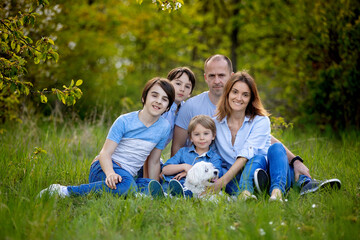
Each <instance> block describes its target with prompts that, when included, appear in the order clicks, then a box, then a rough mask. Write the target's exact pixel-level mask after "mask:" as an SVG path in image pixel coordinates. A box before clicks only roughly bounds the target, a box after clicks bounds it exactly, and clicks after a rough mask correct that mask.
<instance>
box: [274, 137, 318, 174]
mask: <svg viewBox="0 0 360 240" xmlns="http://www.w3.org/2000/svg"><path fill="white" fill-rule="evenodd" d="M274 143H281V142H280V141H279V140H278V139H276V138H275V137H274V136H272V135H271V144H274ZM283 146H284V148H285V150H286V156H287V158H288V161H289V163H290V162H291V160H292V159H293V158H294V157H295V155H294V154H293V153H292V152H291V151H290V150H289V149H288V148H287V147H286V146H285V145H284V144H283ZM294 173H295V181H297V180H299V175H305V176H308V177H309V178H311V176H310V171H309V169H308V168H307V167H306V166H305V164H303V163H302V162H300V161H295V162H294Z"/></svg>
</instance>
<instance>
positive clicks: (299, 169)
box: [294, 161, 311, 181]
mask: <svg viewBox="0 0 360 240" xmlns="http://www.w3.org/2000/svg"><path fill="white" fill-rule="evenodd" d="M294 174H295V181H297V180H299V176H300V175H305V176H308V177H309V178H311V176H310V171H309V169H308V168H307V167H306V166H305V164H303V163H302V162H300V161H295V162H294Z"/></svg>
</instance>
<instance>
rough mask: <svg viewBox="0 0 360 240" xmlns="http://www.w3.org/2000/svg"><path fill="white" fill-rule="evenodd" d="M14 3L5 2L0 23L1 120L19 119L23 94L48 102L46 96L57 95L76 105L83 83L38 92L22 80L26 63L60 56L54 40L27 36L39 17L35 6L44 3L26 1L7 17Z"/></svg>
mask: <svg viewBox="0 0 360 240" xmlns="http://www.w3.org/2000/svg"><path fill="white" fill-rule="evenodd" d="M12 4H14V3H13V1H8V2H5V3H4V4H3V5H4V6H5V7H4V8H3V10H2V11H1V17H2V18H1V20H0V32H1V38H0V70H1V71H0V109H1V112H0V120H1V121H5V120H6V119H9V120H13V119H17V120H19V118H18V116H17V105H18V103H19V98H20V97H21V96H22V95H29V94H30V93H32V94H36V95H39V96H40V99H41V102H43V103H45V102H47V97H46V94H47V93H53V94H56V95H57V97H58V98H59V100H60V101H61V102H62V103H64V104H67V105H73V104H75V102H76V100H77V99H79V98H80V97H81V96H82V92H81V90H80V89H79V88H78V87H79V86H80V85H81V84H82V80H78V81H76V83H75V82H74V81H73V80H72V81H71V83H70V85H69V86H68V87H67V86H65V85H64V86H63V88H64V89H63V90H59V89H57V88H53V89H51V90H47V88H44V89H42V90H38V89H36V88H35V87H34V85H33V84H32V83H31V82H29V81H26V80H24V79H25V78H24V76H25V75H26V74H27V62H28V61H29V60H31V61H34V63H35V64H39V63H47V62H48V61H49V60H54V61H55V62H57V61H58V59H59V55H58V53H57V52H56V51H55V50H54V48H53V46H54V41H53V40H52V39H51V38H48V37H42V38H40V39H39V40H37V41H34V40H33V39H32V38H30V37H28V36H27V35H26V32H27V31H28V30H27V29H28V28H31V27H32V26H34V24H35V21H36V18H37V17H38V14H37V13H36V9H37V8H38V7H45V5H47V4H48V2H47V0H40V1H34V2H25V5H26V6H25V7H24V9H27V8H28V7H29V10H28V11H26V10H25V11H19V12H18V13H17V14H16V15H14V16H13V15H10V14H11V11H10V14H9V12H7V10H9V9H11V7H13V6H12Z"/></svg>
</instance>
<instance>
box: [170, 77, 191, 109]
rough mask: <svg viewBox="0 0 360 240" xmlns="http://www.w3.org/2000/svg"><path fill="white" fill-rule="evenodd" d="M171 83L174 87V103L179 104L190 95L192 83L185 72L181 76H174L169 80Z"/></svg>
mask: <svg viewBox="0 0 360 240" xmlns="http://www.w3.org/2000/svg"><path fill="white" fill-rule="evenodd" d="M171 84H172V85H173V86H174V88H175V103H176V104H179V103H181V102H182V101H185V100H186V99H187V98H188V97H190V93H191V89H192V84H191V82H190V80H189V77H188V75H187V74H186V73H183V74H182V75H181V77H178V78H175V79H174V80H172V81H171Z"/></svg>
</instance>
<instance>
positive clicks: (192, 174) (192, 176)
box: [186, 167, 200, 185]
mask: <svg viewBox="0 0 360 240" xmlns="http://www.w3.org/2000/svg"><path fill="white" fill-rule="evenodd" d="M199 170H200V168H198V167H192V168H190V170H189V172H188V173H187V176H186V180H187V181H188V182H189V183H190V184H192V185H198V184H200V181H199V177H198V175H199Z"/></svg>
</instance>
